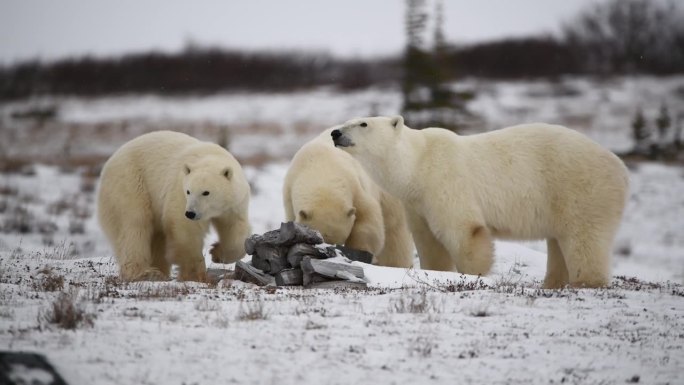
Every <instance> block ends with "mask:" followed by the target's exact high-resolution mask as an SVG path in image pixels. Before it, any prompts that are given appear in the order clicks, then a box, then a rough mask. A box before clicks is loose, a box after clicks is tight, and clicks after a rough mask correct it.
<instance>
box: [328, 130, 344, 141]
mask: <svg viewBox="0 0 684 385" xmlns="http://www.w3.org/2000/svg"><path fill="white" fill-rule="evenodd" d="M330 136H332V138H333V140H335V139H337V138H339V137H340V136H342V131H340V130H333V131H332V132H331V133H330Z"/></svg>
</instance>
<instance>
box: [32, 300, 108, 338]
mask: <svg viewBox="0 0 684 385" xmlns="http://www.w3.org/2000/svg"><path fill="white" fill-rule="evenodd" d="M94 321H95V314H91V313H88V312H86V311H85V309H83V307H82V306H81V305H80V304H77V303H76V302H75V299H74V296H73V295H72V294H69V293H65V292H62V293H60V294H59V296H57V298H56V299H55V300H54V302H52V303H51V304H50V306H49V307H48V309H46V310H45V311H42V312H39V313H38V323H39V325H40V324H42V323H43V322H47V323H49V324H52V325H56V326H57V327H59V328H61V329H67V330H74V329H77V328H79V327H91V326H93V324H94Z"/></svg>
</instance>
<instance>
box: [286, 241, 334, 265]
mask: <svg viewBox="0 0 684 385" xmlns="http://www.w3.org/2000/svg"><path fill="white" fill-rule="evenodd" d="M307 255H308V256H310V257H312V258H317V259H320V258H327V256H326V255H325V253H323V251H321V250H320V249H319V248H317V247H315V246H313V245H309V244H306V243H297V244H296V245H293V246H292V247H290V250H288V251H287V262H288V263H289V264H290V266H292V267H299V265H300V264H301V262H302V259H303V258H304V257H306V256H307Z"/></svg>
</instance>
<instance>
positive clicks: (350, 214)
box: [347, 207, 356, 217]
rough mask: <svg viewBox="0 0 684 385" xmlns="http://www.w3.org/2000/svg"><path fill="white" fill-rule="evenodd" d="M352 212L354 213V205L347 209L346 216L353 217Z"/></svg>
mask: <svg viewBox="0 0 684 385" xmlns="http://www.w3.org/2000/svg"><path fill="white" fill-rule="evenodd" d="M354 214H356V207H352V208H350V209H349V211H347V216H348V217H353V216H354Z"/></svg>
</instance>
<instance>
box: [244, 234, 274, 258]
mask: <svg viewBox="0 0 684 385" xmlns="http://www.w3.org/2000/svg"><path fill="white" fill-rule="evenodd" d="M279 236H280V230H271V231H267V232H265V233H264V234H252V235H250V236H249V237H247V239H245V252H246V253H247V254H249V255H254V252H255V251H256V246H257V245H259V244H262V243H266V244H269V245H276V244H278V237H279Z"/></svg>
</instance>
